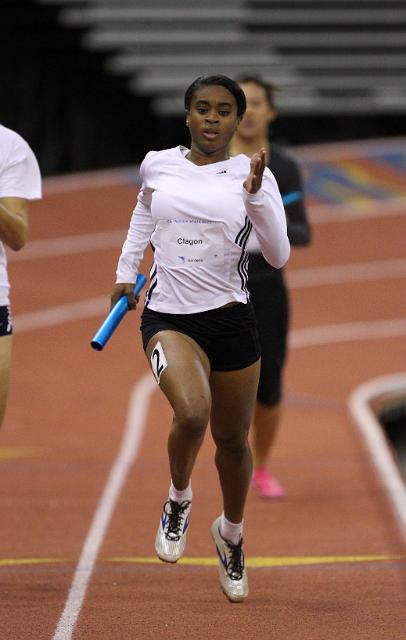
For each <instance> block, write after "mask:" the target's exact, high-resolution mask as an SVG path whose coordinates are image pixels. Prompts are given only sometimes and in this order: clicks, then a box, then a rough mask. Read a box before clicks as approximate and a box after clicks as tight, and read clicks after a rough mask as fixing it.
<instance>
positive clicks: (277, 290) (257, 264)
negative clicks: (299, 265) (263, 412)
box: [248, 255, 289, 406]
mask: <svg viewBox="0 0 406 640" xmlns="http://www.w3.org/2000/svg"><path fill="white" fill-rule="evenodd" d="M248 289H249V291H250V300H251V302H252V305H253V307H254V311H255V316H256V319H257V326H258V333H259V340H260V343H261V374H260V379H259V385H258V394H257V397H258V400H259V402H261V404H263V405H266V406H273V405H276V404H278V403H279V402H280V400H281V397H282V374H283V366H284V363H285V359H286V349H287V335H288V328H289V296H288V291H287V288H286V285H285V281H284V277H283V272H282V271H281V270H275V269H273V268H272V267H270V266H269V265H268V263H266V262H265V260H264V259H263V258H262V256H253V255H252V256H250V263H249V271H248Z"/></svg>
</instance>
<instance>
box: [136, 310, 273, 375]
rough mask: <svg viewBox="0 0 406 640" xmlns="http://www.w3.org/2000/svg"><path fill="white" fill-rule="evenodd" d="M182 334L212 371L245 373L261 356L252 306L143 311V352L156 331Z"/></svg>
mask: <svg viewBox="0 0 406 640" xmlns="http://www.w3.org/2000/svg"><path fill="white" fill-rule="evenodd" d="M165 330H171V331H179V332H180V333H184V334H186V335H188V336H190V337H191V338H193V340H195V342H197V344H198V345H199V346H200V347H201V348H202V349H203V351H204V352H205V354H206V355H207V357H208V359H209V362H210V366H211V368H212V370H213V371H235V370H237V369H244V368H245V367H248V366H250V365H251V364H253V363H254V362H256V361H257V360H258V358H259V357H260V355H261V350H260V345H259V337H258V332H257V326H256V322H255V315H254V311H253V309H252V306H251V304H249V303H248V304H242V303H238V304H235V305H233V306H230V307H221V308H220V309H210V310H209V311H202V312H200V313H188V314H178V313H161V312H158V311H152V309H149V308H148V307H146V308H145V309H144V311H143V313H142V316H141V333H142V342H143V345H144V350H146V348H147V345H148V343H149V341H150V340H151V338H152V337H153V336H154V335H155V334H156V333H158V331H165Z"/></svg>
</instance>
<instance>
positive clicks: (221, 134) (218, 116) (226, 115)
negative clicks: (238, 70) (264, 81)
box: [186, 85, 240, 158]
mask: <svg viewBox="0 0 406 640" xmlns="http://www.w3.org/2000/svg"><path fill="white" fill-rule="evenodd" d="M186 122H187V125H188V127H189V130H190V135H191V138H192V148H194V149H195V150H197V151H199V152H200V153H203V154H204V155H210V156H215V157H216V158H217V156H221V155H223V154H224V157H228V145H229V143H230V140H231V138H232V137H233V135H234V133H235V131H236V129H237V126H238V123H239V122H240V118H239V117H238V116H237V102H236V100H235V98H234V96H233V94H232V93H230V91H228V89H226V88H225V87H221V86H217V85H210V86H208V87H202V88H201V89H198V90H197V91H196V92H195V94H194V95H193V98H192V101H191V104H190V111H188V112H187V117H186Z"/></svg>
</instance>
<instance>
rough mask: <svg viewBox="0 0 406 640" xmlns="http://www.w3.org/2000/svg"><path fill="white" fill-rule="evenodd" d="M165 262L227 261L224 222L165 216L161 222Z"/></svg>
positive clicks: (206, 263)
mask: <svg viewBox="0 0 406 640" xmlns="http://www.w3.org/2000/svg"><path fill="white" fill-rule="evenodd" d="M159 233H160V239H161V243H160V245H161V248H162V258H163V262H164V263H166V264H167V265H168V266H171V267H184V268H188V267H196V266H199V265H200V266H206V267H210V266H218V265H222V264H224V231H223V225H222V223H221V222H205V221H202V220H192V221H190V222H189V221H184V220H182V221H179V222H178V221H177V220H165V221H162V222H161V223H160V224H159Z"/></svg>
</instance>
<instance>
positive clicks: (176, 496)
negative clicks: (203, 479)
mask: <svg viewBox="0 0 406 640" xmlns="http://www.w3.org/2000/svg"><path fill="white" fill-rule="evenodd" d="M192 497H193V493H192V484H191V482H189V484H188V486H187V487H186V489H182V491H178V489H176V488H175V487H174V486H173V482H171V486H170V487H169V498H170V499H171V500H173V501H174V502H179V504H180V503H181V502H183V501H184V500H189V501H190V500H192Z"/></svg>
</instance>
